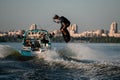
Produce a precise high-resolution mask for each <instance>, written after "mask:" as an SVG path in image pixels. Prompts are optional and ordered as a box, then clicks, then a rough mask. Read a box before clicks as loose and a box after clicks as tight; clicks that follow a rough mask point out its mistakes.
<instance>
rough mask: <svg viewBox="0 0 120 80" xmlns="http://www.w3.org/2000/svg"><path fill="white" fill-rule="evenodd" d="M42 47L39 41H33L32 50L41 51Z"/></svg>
mask: <svg viewBox="0 0 120 80" xmlns="http://www.w3.org/2000/svg"><path fill="white" fill-rule="evenodd" d="M40 47H41V45H40V43H39V41H37V40H34V41H31V49H32V50H33V51H36V50H39V48H40Z"/></svg>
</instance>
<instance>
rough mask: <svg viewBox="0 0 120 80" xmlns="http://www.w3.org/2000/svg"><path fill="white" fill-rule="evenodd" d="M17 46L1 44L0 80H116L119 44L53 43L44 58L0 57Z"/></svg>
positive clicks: (119, 77)
mask: <svg viewBox="0 0 120 80" xmlns="http://www.w3.org/2000/svg"><path fill="white" fill-rule="evenodd" d="M5 45H9V47H6V46H5ZM21 46H22V45H21V43H1V45H0V54H2V55H3V56H2V57H1V59H0V80H3V79H4V80H120V53H119V52H120V44H81V43H68V44H64V43H53V44H52V46H53V50H50V51H48V52H47V53H46V54H45V56H44V57H41V55H39V58H36V59H32V60H29V61H19V60H16V59H11V58H6V56H4V54H5V55H6V54H8V53H9V54H12V53H13V50H14V49H16V50H20V49H21ZM11 47H12V48H11ZM1 51H2V52H1ZM43 55H44V54H43ZM12 58H14V57H12Z"/></svg>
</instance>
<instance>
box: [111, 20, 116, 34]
mask: <svg viewBox="0 0 120 80" xmlns="http://www.w3.org/2000/svg"><path fill="white" fill-rule="evenodd" d="M117 26H118V25H117V23H116V22H112V24H111V25H110V34H114V33H117V32H118V30H117Z"/></svg>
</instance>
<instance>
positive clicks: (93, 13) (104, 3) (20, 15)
mask: <svg viewBox="0 0 120 80" xmlns="http://www.w3.org/2000/svg"><path fill="white" fill-rule="evenodd" d="M119 7H120V0H0V31H9V30H18V29H29V26H30V25H31V24H33V23H35V24H37V26H38V28H40V27H42V28H43V29H47V30H51V31H52V30H55V29H59V28H60V25H57V24H55V23H54V22H53V20H52V17H53V16H54V15H55V14H58V15H60V16H65V17H66V18H68V19H69V20H70V21H71V24H77V25H78V29H79V30H78V32H83V31H86V30H97V29H105V30H109V29H110V25H111V23H112V22H113V21H115V22H117V23H118V30H120V8H119Z"/></svg>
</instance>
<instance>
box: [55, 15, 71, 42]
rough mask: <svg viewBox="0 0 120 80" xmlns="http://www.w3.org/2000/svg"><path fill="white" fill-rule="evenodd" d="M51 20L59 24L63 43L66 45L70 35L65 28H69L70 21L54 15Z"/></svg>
mask: <svg viewBox="0 0 120 80" xmlns="http://www.w3.org/2000/svg"><path fill="white" fill-rule="evenodd" d="M53 20H54V22H56V23H58V24H59V23H61V28H60V31H61V32H62V35H63V38H64V40H65V42H66V43H68V42H69V41H70V34H69V32H68V30H67V27H69V26H70V21H69V20H68V19H67V18H65V17H64V16H61V17H59V16H58V15H55V16H54V17H53Z"/></svg>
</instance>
